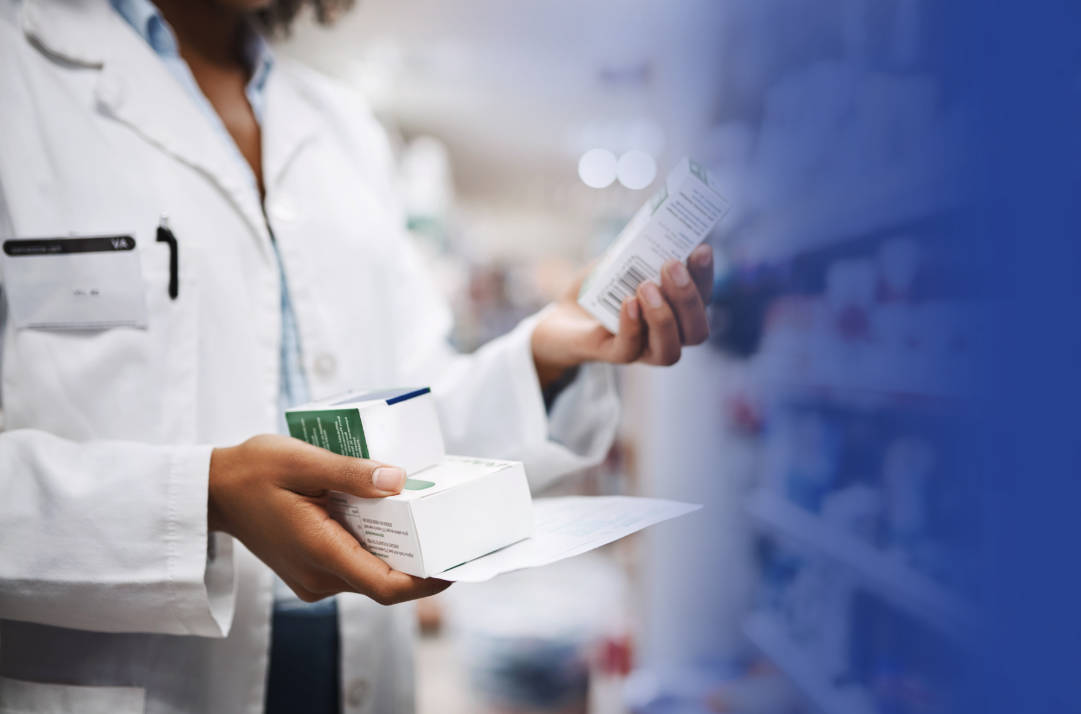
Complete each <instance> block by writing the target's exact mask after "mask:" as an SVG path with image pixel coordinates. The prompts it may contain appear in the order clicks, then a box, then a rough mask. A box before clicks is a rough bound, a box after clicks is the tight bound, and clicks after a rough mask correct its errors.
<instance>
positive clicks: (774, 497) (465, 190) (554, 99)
mask: <svg viewBox="0 0 1081 714" xmlns="http://www.w3.org/2000/svg"><path fill="white" fill-rule="evenodd" d="M452 5H453V7H452ZM933 5H934V4H933V3H931V2H930V1H929V0H831V1H829V2H814V3H808V2H799V1H798V0H766V1H758V0H730V1H729V2H723V3H716V2H712V1H711V0H684V1H682V2H675V3H649V2H647V1H646V0H620V1H619V2H614V1H613V2H610V3H600V2H591V3H579V2H572V1H571V0H559V1H558V2H547V3H544V2H539V1H534V0H530V1H529V2H521V3H513V4H508V3H500V2H496V1H495V0H472V1H470V2H464V1H463V2H458V3H453V4H448V3H441V2H437V1H436V0H423V1H418V2H412V3H408V4H401V3H395V2H393V1H392V0H364V1H363V2H362V3H359V6H358V8H357V9H356V11H355V12H353V13H352V14H350V15H348V16H347V17H346V18H345V19H344V20H343V22H342V23H341V24H340V25H339V26H337V27H335V28H334V29H332V30H329V31H328V30H317V29H313V28H309V27H305V26H301V27H300V28H298V30H297V32H296V34H295V36H294V37H293V38H292V39H290V40H289V41H288V42H287V43H286V44H285V46H284V47H283V50H284V51H286V52H289V53H294V54H296V55H298V56H300V57H301V58H303V59H304V60H305V61H307V62H310V63H312V64H314V65H315V66H317V67H320V68H322V69H324V70H325V71H328V72H331V73H334V74H337V75H338V76H339V77H341V78H343V79H345V80H346V81H349V82H351V83H353V84H354V85H356V86H357V87H358V88H360V89H361V90H362V91H364V92H366V93H367V94H368V96H369V97H370V98H371V100H372V103H373V105H374V108H375V110H376V112H377V114H378V115H379V117H380V118H381V119H382V120H383V121H384V123H385V124H386V126H387V127H388V130H389V131H390V132H391V135H392V137H393V139H394V141H395V143H396V149H397V154H398V164H399V169H400V172H399V173H400V180H401V187H402V191H403V195H404V197H405V202H406V204H405V210H406V213H407V215H408V224H409V228H410V232H411V234H412V235H413V237H414V239H415V241H416V244H417V246H418V248H419V249H420V251H421V254H422V255H423V257H424V259H425V260H426V261H427V262H428V263H429V264H430V266H431V267H432V269H433V271H434V274H435V275H436V277H437V279H438V281H439V284H440V285H439V287H440V288H441V289H442V290H444V291H445V293H446V294H447V295H448V296H449V297H450V299H451V301H452V304H453V307H454V310H455V315H456V319H457V325H456V331H455V334H454V340H455V342H456V344H457V345H458V346H459V347H460V348H462V349H465V350H471V349H475V348H476V347H478V346H479V345H481V344H483V343H484V342H486V341H487V340H489V339H492V338H493V337H495V336H497V335H499V334H502V333H503V332H505V331H507V330H508V329H509V328H510V327H511V326H513V325H514V324H515V323H516V322H517V321H518V320H519V319H521V318H522V317H524V316H526V315H529V314H531V313H532V312H534V311H535V310H537V309H538V308H539V307H541V306H542V305H544V304H545V303H546V302H548V301H550V300H551V299H553V298H555V297H557V296H559V295H561V294H563V293H564V292H565V291H566V290H567V289H568V287H569V286H570V285H571V283H572V281H573V278H574V276H575V275H576V274H577V273H578V271H579V270H581V268H582V266H583V265H585V264H586V263H587V262H588V261H589V260H590V259H592V258H593V257H595V256H596V255H598V254H599V253H600V252H601V251H603V249H604V248H605V247H606V246H607V245H608V244H609V243H610V241H611V240H612V239H613V238H614V236H615V235H616V234H617V233H618V232H619V230H620V229H621V228H622V226H623V225H624V223H625V222H626V221H627V220H628V219H629V217H630V216H631V214H632V213H633V212H634V211H635V210H636V209H637V208H638V207H639V206H640V205H641V204H642V203H644V202H645V201H646V199H647V198H648V197H649V195H650V194H651V189H652V187H654V186H656V178H655V177H656V176H663V175H664V173H665V172H666V171H667V169H668V167H669V166H670V165H671V164H672V162H674V160H675V159H676V158H678V157H679V156H680V155H683V154H690V155H692V156H694V157H695V158H697V159H699V160H701V161H704V162H706V163H707V164H708V165H709V166H710V169H711V171H712V172H713V174H714V175H715V176H717V177H718V178H719V179H720V180H721V182H722V184H723V191H724V192H725V194H726V196H727V197H728V198H729V200H730V201H731V204H732V211H731V213H730V215H729V216H728V217H727V218H726V219H725V221H724V222H723V223H722V224H721V225H720V227H719V228H718V229H717V230H716V231H715V232H714V235H713V236H712V238H711V242H712V243H713V244H714V246H715V248H716V251H717V253H716V261H715V264H716V271H715V272H716V284H715V288H714V295H713V301H712V302H713V304H712V308H711V320H712V338H711V342H710V343H709V344H707V345H705V346H703V347H699V348H696V349H692V350H688V351H687V352H685V353H684V357H683V359H682V361H681V363H680V365H679V369H675V370H651V369H649V368H644V367H637V366H635V367H630V368H626V369H623V370H621V375H620V378H621V386H622V392H623V399H624V405H625V407H624V412H625V417H624V421H623V423H622V425H621V427H620V431H619V436H618V439H617V443H616V445H615V446H614V448H613V449H612V452H611V454H610V455H609V458H608V459H607V461H606V462H605V463H604V464H602V465H601V466H599V467H597V468H595V469H592V470H590V471H588V472H586V473H582V474H577V475H573V476H571V477H569V478H568V479H565V480H564V481H563V482H561V483H560V484H558V485H556V486H555V487H554V488H555V489H556V490H557V492H560V493H564V492H565V493H587V494H620V493H626V494H634V495H649V496H656V497H668V498H676V499H682V500H687V501H693V502H698V503H703V504H704V505H705V508H704V509H703V511H702V512H700V513H699V514H696V515H695V516H693V517H688V518H686V519H683V520H681V521H679V522H676V523H671V524H663V525H660V526H657V527H656V528H653V529H650V530H648V531H646V532H645V533H644V534H642V535H641V536H636V537H634V538H631V539H628V540H627V541H625V542H621V543H618V544H616V545H614V546H611V547H608V548H606V549H603V550H602V551H600V552H599V553H596V554H592V555H590V556H588V557H580V558H577V559H574V560H571V561H569V562H567V563H565V564H561V565H560V566H558V567H552V568H545V569H540V570H537V571H533V572H530V573H520V574H516V575H515V576H512V577H505V578H500V579H499V580H497V581H494V582H492V583H488V584H484V585H478V586H465V585H459V586H456V587H454V588H452V589H451V590H449V591H448V592H447V593H445V594H444V595H443V596H440V597H439V598H437V599H435V600H433V601H429V602H425V603H422V604H421V608H420V610H421V615H422V628H423V630H424V631H425V632H426V633H427V634H426V636H425V637H424V638H422V640H421V644H420V647H419V651H418V662H419V666H418V675H417V676H418V692H419V693H418V709H419V711H420V712H422V714H423V713H425V712H440V713H441V714H446V713H449V714H454V713H455V712H471V713H472V712H485V711H489V712H506V713H512V712H513V713H518V712H521V713H527V712H528V713H532V712H594V713H595V714H609V713H613V714H614V713H616V712H635V713H641V714H668V713H673V714H675V713H679V714H682V713H684V712H686V713H691V712H743V713H745V714H787V713H789V712H823V713H825V714H876V713H877V714H931V713H935V712H949V711H951V706H950V703H951V691H952V684H953V681H952V680H951V678H950V677H947V676H945V675H944V673H953V674H955V676H956V677H957V678H961V677H963V676H964V672H963V670H962V669H961V665H960V663H961V662H962V661H963V659H964V658H963V657H962V656H961V653H962V652H963V651H964V650H965V648H966V647H967V646H968V641H969V634H970V633H971V630H972V628H973V627H974V626H975V625H974V622H975V620H976V619H977V617H978V615H977V613H978V612H979V608H980V597H981V593H980V592H978V590H977V588H976V587H975V585H974V584H973V576H972V574H971V573H968V572H965V569H964V568H963V567H960V568H959V567H957V566H958V564H959V563H965V562H966V561H967V560H968V556H969V555H970V554H972V553H974V552H975V550H976V545H977V543H978V540H979V532H978V528H977V527H976V526H977V523H978V512H979V502H980V501H979V489H978V487H977V485H976V484H973V483H966V482H963V480H962V479H961V478H959V476H958V474H960V473H962V470H961V469H957V468H956V465H957V462H958V460H959V459H961V458H964V455H965V454H969V453H971V451H972V450H971V449H967V448H966V446H967V444H966V442H965V439H966V438H967V437H966V434H967V433H968V432H967V430H966V429H965V425H966V423H968V422H969V421H970V420H972V419H977V418H978V409H977V408H975V406H974V405H973V404H972V402H971V399H970V394H969V391H968V385H967V383H966V379H967V378H968V377H969V375H967V374H966V369H965V365H966V356H967V355H968V354H971V353H973V352H975V351H977V350H980V349H981V348H982V346H983V345H985V344H986V343H987V341H988V335H989V333H990V330H991V329H992V322H991V320H990V319H989V311H988V310H987V309H986V308H985V307H984V306H983V305H982V304H981V302H980V297H981V296H980V290H979V286H974V285H968V284H966V283H965V281H964V280H963V279H962V271H960V270H958V265H957V264H956V259H955V257H953V255H952V251H951V249H950V234H951V221H952V217H953V211H954V210H955V209H956V207H957V204H956V201H955V199H954V198H953V196H952V194H951V190H950V181H949V180H948V172H946V171H944V170H943V166H946V165H948V163H949V158H950V156H949V151H948V146H950V145H951V142H950V141H949V140H948V139H949V137H950V136H951V134H952V133H953V132H955V131H957V127H958V122H959V119H958V117H957V116H955V112H954V110H953V108H952V103H951V101H950V97H948V96H947V95H946V94H945V93H944V92H943V90H942V88H941V87H940V86H938V84H937V78H936V70H937V64H936V63H937V61H938V60H937V56H938V52H939V48H938V47H936V44H935V42H936V38H935V37H934V36H933V35H932V34H929V33H927V32H926V27H927V26H929V25H930V24H931V23H930V21H929V20H928V16H929V13H930V12H932V10H933ZM570 18H573V21H572V20H571V19H570ZM777 32H781V33H782V34H783V35H784V36H783V37H782V38H780V39H777V38H776V37H775V33H777ZM643 157H644V158H643ZM883 165H889V166H893V167H895V170H893V171H891V172H890V173H889V175H888V176H880V175H872V174H868V167H880V166H883Z"/></svg>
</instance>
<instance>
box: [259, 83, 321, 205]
mask: <svg viewBox="0 0 1081 714" xmlns="http://www.w3.org/2000/svg"><path fill="white" fill-rule="evenodd" d="M282 64H284V63H279V66H278V67H276V68H275V69H274V71H272V72H271V73H270V77H269V78H268V80H267V97H266V108H265V112H266V114H265V116H264V117H263V181H264V183H265V184H266V189H267V193H268V195H269V194H270V193H271V192H272V190H273V188H274V187H275V186H277V185H279V183H280V182H281V179H282V177H283V175H284V173H285V171H286V170H287V169H288V167H289V166H290V164H292V163H293V161H294V160H295V159H296V156H297V154H298V153H299V152H300V150H301V149H302V148H303V147H304V145H305V144H307V143H308V142H309V141H311V140H312V139H314V138H315V137H316V135H317V134H318V132H319V127H320V124H321V122H322V119H321V118H320V116H319V115H318V114H317V113H316V112H315V110H314V109H313V108H312V107H311V104H310V102H309V101H308V100H307V98H306V97H304V96H303V95H302V94H301V93H300V92H299V91H297V89H296V87H295V86H294V85H293V81H292V77H291V76H290V75H289V74H288V72H289V68H288V67H287V66H282Z"/></svg>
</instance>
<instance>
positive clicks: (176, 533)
mask: <svg viewBox="0 0 1081 714" xmlns="http://www.w3.org/2000/svg"><path fill="white" fill-rule="evenodd" d="M298 4H300V3H297V2H294V1H289V0H282V1H281V2H280V3H279V2H273V1H272V0H160V1H159V2H158V4H157V6H155V5H153V4H151V2H149V0H114V1H113V2H109V0H22V1H21V2H19V1H15V2H10V1H9V2H4V3H3V5H2V9H0V104H2V106H3V107H4V111H3V112H0V239H2V240H3V241H4V251H3V255H2V256H0V260H2V263H0V266H2V280H3V283H2V287H3V298H4V300H3V306H2V307H3V312H2V317H0V320H2V325H0V326H2V333H0V334H2V343H0V351H2V369H3V381H2V386H3V390H2V400H3V403H2V406H3V419H4V422H3V432H2V433H0V494H2V501H0V534H2V536H0V711H20V712H24V711H25V712H36V711H42V712H44V711H49V712H52V711H79V712H84V713H85V712H109V713H110V714H119V713H122V712H143V711H145V712H152V713H160V712H215V713H227V714H238V713H243V712H260V711H264V710H266V711H288V710H290V709H292V710H294V711H300V710H303V711H306V712H321V711H337V710H338V709H339V707H340V708H342V709H344V710H345V711H349V712H354V711H370V712H381V713H382V712H401V711H408V710H409V709H410V708H411V702H412V672H411V633H412V629H411V628H412V625H411V622H412V620H411V611H410V610H409V609H407V608H402V607H387V606H388V605H391V604H393V603H401V602H404V601H408V600H411V599H415V598H418V597H422V596H425V595H429V594H432V593H434V592H436V591H438V590H440V589H442V587H444V586H445V583H442V582H440V581H435V580H420V579H416V578H413V577H411V576H407V575H404V574H402V573H399V572H394V571H391V570H389V568H388V567H387V566H386V565H385V564H384V563H383V561H381V560H379V559H378V558H376V557H374V556H372V555H370V554H369V553H366V552H365V551H363V550H362V549H360V547H359V545H358V544H357V543H356V541H354V540H353V539H352V538H350V537H349V536H348V535H347V534H346V533H345V532H344V531H343V530H342V529H341V528H340V527H339V526H338V525H337V524H336V523H335V522H334V521H332V520H330V519H328V518H327V517H326V512H325V511H324V510H323V500H322V497H323V496H324V494H325V493H326V492H327V490H331V489H333V490H341V491H346V492H349V493H353V494H357V495H360V496H376V497H378V496H385V495H389V494H393V493H396V492H397V491H398V490H399V489H400V488H401V486H402V482H403V478H404V475H403V474H402V472H401V471H400V470H399V469H397V468H395V467H394V465H393V464H376V463H372V462H368V461H364V460H359V459H349V458H346V457H342V456H336V455H334V454H331V453H329V452H325V451H322V450H320V449H317V448H315V447H310V446H308V445H305V444H302V443H301V442H299V441H294V440H292V439H289V438H287V437H283V436H274V435H271V434H273V433H274V432H277V431H279V428H278V425H279V419H280V415H281V413H282V408H283V406H284V405H286V404H289V403H293V402H298V401H302V400H305V399H306V398H308V397H319V396H324V395H329V394H333V393H334V392H336V391H341V390H344V389H347V388H350V387H353V386H359V385H383V386H389V385H406V384H431V385H432V387H433V392H434V394H436V395H437V396H438V398H439V409H440V415H441V419H442V423H443V426H444V428H445V431H446V438H447V443H448V447H449V448H450V449H451V450H452V451H460V452H464V453H472V454H482V455H490V456H493V457H499V456H502V457H511V458H515V459H521V460H524V461H525V462H526V465H527V469H528V471H529V473H530V474H531V476H532V477H533V478H534V479H540V480H544V479H548V478H551V477H554V476H555V475H558V474H560V473H562V472H565V471H567V470H570V469H574V468H578V467H581V466H584V465H587V464H590V463H595V462H596V461H597V460H599V459H600V458H601V457H602V455H603V454H604V453H605V451H606V449H607V448H608V446H609V443H610V440H611V438H612V433H613V430H614V425H615V422H616V418H617V410H618V403H617V400H616V396H615V392H614V387H613V375H612V371H611V367H610V366H608V365H606V364H601V363H626V362H632V361H640V362H646V363H650V364H671V363H673V362H675V361H676V360H677V359H678V357H679V355H680V351H681V349H682V348H683V346H685V345H689V344H696V343H699V342H701V341H703V340H704V339H705V337H706V334H707V327H706V321H705V311H704V308H703V299H702V295H705V294H706V293H707V292H708V290H709V285H710V276H711V274H712V267H711V259H712V258H711V254H710V252H709V250H708V249H699V251H698V252H696V253H695V254H693V255H692V257H691V259H690V260H689V261H688V262H689V268H690V269H689V270H688V266H684V265H681V264H669V265H668V266H667V267H666V269H665V273H664V276H663V278H662V280H661V281H660V285H659V286H658V285H655V284H649V285H646V286H643V287H642V288H641V289H640V290H639V291H638V293H637V296H636V297H635V298H632V299H629V300H628V301H626V302H625V303H624V304H623V308H622V316H621V321H620V327H619V334H618V336H613V335H612V334H611V333H609V332H608V331H607V330H605V329H604V328H603V327H601V326H600V325H599V324H598V323H597V322H595V321H594V320H593V318H591V317H589V316H588V315H586V314H585V313H584V312H583V311H581V310H580V309H579V308H578V306H577V305H576V304H575V302H574V300H573V299H572V298H570V297H568V298H567V299H565V300H563V301H560V302H557V303H555V304H554V305H552V306H550V307H549V308H547V309H546V310H545V311H543V312H542V313H540V314H539V315H537V316H534V317H533V318H531V319H528V320H526V321H525V322H523V323H522V324H521V325H519V326H518V327H517V328H516V329H514V330H513V331H512V332H511V333H510V334H508V335H506V336H505V337H503V338H501V339H498V340H496V341H494V342H493V343H491V344H489V345H488V346H486V347H485V348H484V349H482V350H480V351H479V352H478V353H476V354H474V355H472V356H469V357H464V356H460V355H455V354H453V353H452V352H451V351H450V349H449V348H448V347H447V344H446V340H445V338H446V335H447V332H448V329H449V327H450V313H449V312H448V309H447V306H446V305H445V304H444V302H443V301H442V300H441V299H440V298H439V296H438V295H437V292H436V290H435V289H434V287H433V285H432V281H431V279H430V278H429V277H428V276H426V275H425V274H424V273H423V272H422V271H421V269H420V267H419V266H418V261H417V258H416V256H415V255H414V254H413V253H412V252H411V250H410V247H409V244H408V241H407V239H406V237H405V236H404V234H403V220H402V213H401V209H400V205H399V200H398V197H397V196H396V195H395V191H394V188H393V180H392V171H393V167H392V159H391V155H390V151H389V149H388V145H387V141H386V139H385V138H384V135H383V133H382V131H381V130H380V128H379V126H378V125H377V123H376V122H375V121H374V120H373V119H372V117H371V114H370V112H369V110H368V109H367V107H366V106H365V105H364V103H363V102H362V100H361V99H359V98H358V97H357V96H355V95H353V94H352V93H350V92H349V91H347V90H345V89H343V88H341V87H338V86H336V85H334V84H333V83H331V82H330V81H328V80H326V79H324V78H321V77H319V76H316V75H314V74H313V73H311V72H310V71H308V70H305V69H303V68H301V67H297V66H293V65H290V64H288V63H287V62H285V61H282V60H280V59H275V58H273V57H272V56H271V54H270V52H269V51H268V49H267V46H266V44H265V43H264V41H263V40H262V39H261V37H260V35H259V34H258V33H257V32H256V30H255V29H254V28H255V27H256V26H262V27H267V26H271V27H273V26H276V27H278V28H280V27H281V26H282V24H283V23H286V22H288V20H289V19H291V16H292V15H293V14H294V13H295V11H296V6H297V5H298ZM317 4H318V7H319V9H321V10H330V11H333V10H334V8H333V7H331V6H332V5H334V4H335V3H333V2H328V0H323V1H322V2H319V3H317ZM268 23H269V25H268ZM73 238H75V239H79V240H72V239H73ZM546 402H547V403H548V404H549V406H546ZM275 573H276V574H277V576H279V577H280V581H281V583H283V585H281V587H278V588H275V585H274V583H275V578H276V576H275ZM332 595H336V597H329V596H332ZM298 598H299V599H298ZM301 601H303V602H301ZM316 601H319V602H316ZM307 603H314V604H310V605H309V604H307ZM339 663H340V666H339ZM339 672H340V676H339ZM283 673H284V674H283ZM298 701H299V702H303V703H304V704H303V706H302V708H299V709H298V708H296V706H297V705H296V702H298Z"/></svg>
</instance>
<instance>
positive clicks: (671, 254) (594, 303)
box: [578, 158, 728, 333]
mask: <svg viewBox="0 0 1081 714" xmlns="http://www.w3.org/2000/svg"><path fill="white" fill-rule="evenodd" d="M727 212H728V200H727V199H725V198H724V196H722V195H721V194H720V193H718V189H717V184H716V181H714V180H713V179H711V178H710V176H709V173H708V172H707V171H706V169H705V168H704V167H703V166H702V165H701V164H699V163H697V162H694V161H691V160H690V159H687V158H684V159H682V160H681V161H680V162H679V163H678V164H676V167H675V168H674V169H672V172H671V173H670V174H668V178H667V179H665V182H664V185H663V186H661V188H660V190H659V191H658V192H657V193H656V194H654V196H653V198H652V199H650V200H649V201H648V202H647V203H646V205H644V206H642V208H641V209H639V211H638V213H636V214H635V215H634V218H632V219H631V221H630V223H628V224H627V226H626V227H625V228H624V229H623V232H622V233H620V234H619V237H618V238H617V239H616V241H615V242H614V243H613V244H612V246H611V247H610V248H608V250H607V251H606V252H605V254H604V257H603V258H601V261H600V263H598V264H597V267H596V269H594V270H593V272H592V273H591V274H590V275H589V277H588V278H587V279H586V281H585V282H584V283H583V284H582V290H581V292H580V293H579V294H578V303H579V304H580V305H581V306H582V307H583V308H585V309H586V311H587V312H589V314H591V315H593V316H594V317H596V318H597V319H598V320H600V322H601V324H602V325H604V326H605V327H607V328H608V330H609V331H611V332H612V333H615V332H617V331H618V329H619V311H620V308H621V306H622V304H623V301H624V300H625V299H627V298H628V297H631V296H632V295H634V293H635V291H636V290H637V289H638V286H639V285H640V284H641V283H643V282H645V281H646V280H653V281H655V282H658V283H659V282H660V275H661V267H662V266H663V265H664V263H665V262H666V261H668V260H672V259H675V260H679V261H681V262H682V261H685V260H687V257H688V256H689V255H690V254H691V251H693V250H694V249H695V247H696V246H697V245H698V244H699V243H701V242H702V241H704V240H705V239H706V237H707V236H708V235H709V232H710V231H711V230H713V227H714V226H715V225H717V222H718V221H720V220H721V219H722V218H724V216H725V214H726V213H727Z"/></svg>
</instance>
